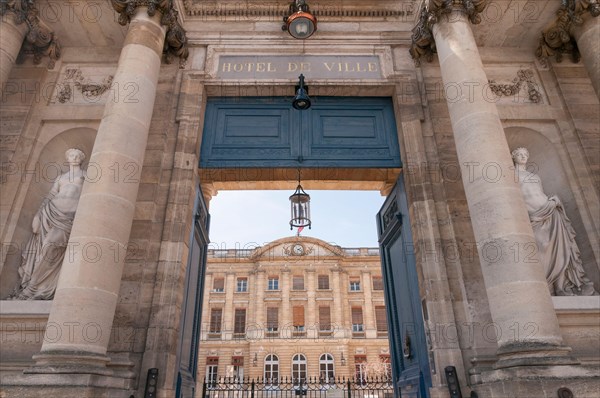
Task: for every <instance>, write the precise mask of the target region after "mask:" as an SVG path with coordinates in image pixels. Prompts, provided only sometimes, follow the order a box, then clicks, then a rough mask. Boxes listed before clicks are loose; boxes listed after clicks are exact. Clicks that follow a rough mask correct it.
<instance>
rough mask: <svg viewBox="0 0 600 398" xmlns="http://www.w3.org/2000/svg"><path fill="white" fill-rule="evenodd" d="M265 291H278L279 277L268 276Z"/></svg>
mask: <svg viewBox="0 0 600 398" xmlns="http://www.w3.org/2000/svg"><path fill="white" fill-rule="evenodd" d="M267 290H279V277H278V276H270V277H269V283H268V285H267Z"/></svg>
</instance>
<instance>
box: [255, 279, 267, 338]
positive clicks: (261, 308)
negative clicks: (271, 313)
mask: <svg viewBox="0 0 600 398" xmlns="http://www.w3.org/2000/svg"><path fill="white" fill-rule="evenodd" d="M255 276H256V318H255V319H254V322H255V323H256V327H257V328H262V329H263V336H264V329H266V327H267V320H266V318H265V317H266V314H265V288H266V278H267V275H266V273H265V271H263V270H258V271H257V272H256V274H255Z"/></svg>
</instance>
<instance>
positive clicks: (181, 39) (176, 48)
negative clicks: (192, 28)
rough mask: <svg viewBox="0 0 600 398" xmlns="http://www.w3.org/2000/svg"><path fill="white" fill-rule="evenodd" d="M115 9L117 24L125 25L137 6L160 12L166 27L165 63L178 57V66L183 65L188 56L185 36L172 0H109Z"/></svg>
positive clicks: (152, 14)
mask: <svg viewBox="0 0 600 398" xmlns="http://www.w3.org/2000/svg"><path fill="white" fill-rule="evenodd" d="M111 4H112V6H113V8H114V9H115V11H116V12H117V13H118V14H119V24H121V25H123V26H124V25H127V24H128V23H129V22H130V20H131V17H132V16H133V14H134V13H135V10H136V9H137V8H138V7H147V9H148V15H149V16H151V17H152V16H154V15H155V14H156V12H157V11H158V12H160V13H161V14H162V17H161V21H160V22H161V24H162V25H164V26H166V27H167V35H166V38H165V46H164V49H163V55H164V58H165V62H166V63H171V62H172V61H173V59H174V58H179V61H180V66H181V67H183V66H184V65H185V61H186V60H187V58H188V56H189V50H188V46H187V36H186V33H185V30H184V29H183V27H182V26H181V24H180V23H179V20H178V16H179V13H178V12H177V10H176V9H175V7H174V5H173V0H111Z"/></svg>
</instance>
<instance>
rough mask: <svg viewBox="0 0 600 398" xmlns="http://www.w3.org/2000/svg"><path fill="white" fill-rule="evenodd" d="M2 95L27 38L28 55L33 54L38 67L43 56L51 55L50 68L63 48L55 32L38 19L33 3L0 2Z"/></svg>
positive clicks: (18, 1)
mask: <svg viewBox="0 0 600 398" xmlns="http://www.w3.org/2000/svg"><path fill="white" fill-rule="evenodd" d="M0 16H2V23H0V91H3V90H4V84H5V83H6V81H7V80H8V76H9V75H10V71H11V69H12V67H13V65H14V64H15V61H16V60H17V57H18V55H19V52H20V51H21V47H22V46H23V40H24V39H25V37H26V38H27V41H26V44H27V48H26V49H25V50H26V51H25V52H26V53H27V52H29V53H33V54H34V58H33V62H34V63H35V64H36V65H37V64H39V63H40V62H41V60H42V56H43V55H44V54H48V56H49V57H50V61H49V63H48V67H49V68H53V67H54V61H55V60H57V59H58V58H59V57H60V45H59V43H58V40H56V38H55V36H54V32H52V31H51V30H50V28H48V26H46V24H45V23H44V22H43V21H41V20H40V19H39V17H38V10H37V8H36V7H35V4H34V3H33V2H29V1H26V0H7V1H2V2H0Z"/></svg>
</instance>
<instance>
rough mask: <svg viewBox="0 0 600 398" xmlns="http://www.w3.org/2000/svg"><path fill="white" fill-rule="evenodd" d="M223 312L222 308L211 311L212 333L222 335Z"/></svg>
mask: <svg viewBox="0 0 600 398" xmlns="http://www.w3.org/2000/svg"><path fill="white" fill-rule="evenodd" d="M222 316H223V310H222V309H221V308H213V309H212V310H211V311H210V330H209V332H210V333H221V317H222Z"/></svg>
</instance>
